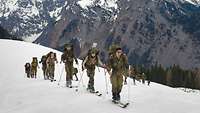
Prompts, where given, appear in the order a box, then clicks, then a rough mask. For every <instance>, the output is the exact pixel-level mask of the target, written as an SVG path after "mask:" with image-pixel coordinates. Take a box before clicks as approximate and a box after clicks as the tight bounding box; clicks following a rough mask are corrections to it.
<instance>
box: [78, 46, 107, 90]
mask: <svg viewBox="0 0 200 113" xmlns="http://www.w3.org/2000/svg"><path fill="white" fill-rule="evenodd" d="M98 53H99V51H98V49H97V48H91V49H90V50H89V51H88V55H87V56H86V58H85V59H84V61H83V64H82V67H83V70H84V69H87V76H88V77H89V82H88V87H87V90H88V91H90V92H91V93H94V92H95V89H94V75H95V67H96V66H97V65H99V66H102V67H105V65H104V64H103V63H102V62H101V61H100V58H99V56H98Z"/></svg>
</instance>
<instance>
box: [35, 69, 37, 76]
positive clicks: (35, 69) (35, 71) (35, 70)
mask: <svg viewBox="0 0 200 113" xmlns="http://www.w3.org/2000/svg"><path fill="white" fill-rule="evenodd" d="M35 78H37V68H36V69H35Z"/></svg>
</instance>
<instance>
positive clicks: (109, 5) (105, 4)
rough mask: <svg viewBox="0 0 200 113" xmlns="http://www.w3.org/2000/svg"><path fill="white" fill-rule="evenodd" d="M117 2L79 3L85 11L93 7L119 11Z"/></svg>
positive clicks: (110, 0)
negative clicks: (98, 6) (97, 6)
mask: <svg viewBox="0 0 200 113" xmlns="http://www.w3.org/2000/svg"><path fill="white" fill-rule="evenodd" d="M117 1H118V0H80V1H78V2H77V3H78V4H79V5H80V6H81V7H82V8H83V9H88V7H90V6H93V5H100V6H101V7H103V8H105V9H110V8H114V9H117V8H118V5H117Z"/></svg>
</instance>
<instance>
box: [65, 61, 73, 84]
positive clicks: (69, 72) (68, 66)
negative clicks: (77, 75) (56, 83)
mask: <svg viewBox="0 0 200 113" xmlns="http://www.w3.org/2000/svg"><path fill="white" fill-rule="evenodd" d="M65 71H66V82H67V85H71V83H72V82H71V80H72V78H73V63H72V64H71V63H67V64H65Z"/></svg>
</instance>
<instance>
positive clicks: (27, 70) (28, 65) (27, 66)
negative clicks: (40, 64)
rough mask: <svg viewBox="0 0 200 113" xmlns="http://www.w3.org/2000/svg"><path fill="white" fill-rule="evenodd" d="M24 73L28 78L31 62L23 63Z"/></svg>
mask: <svg viewBox="0 0 200 113" xmlns="http://www.w3.org/2000/svg"><path fill="white" fill-rule="evenodd" d="M24 67H25V73H26V74H27V77H28V78H30V76H31V64H30V63H29V62H27V63H26V64H25V65H24Z"/></svg>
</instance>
